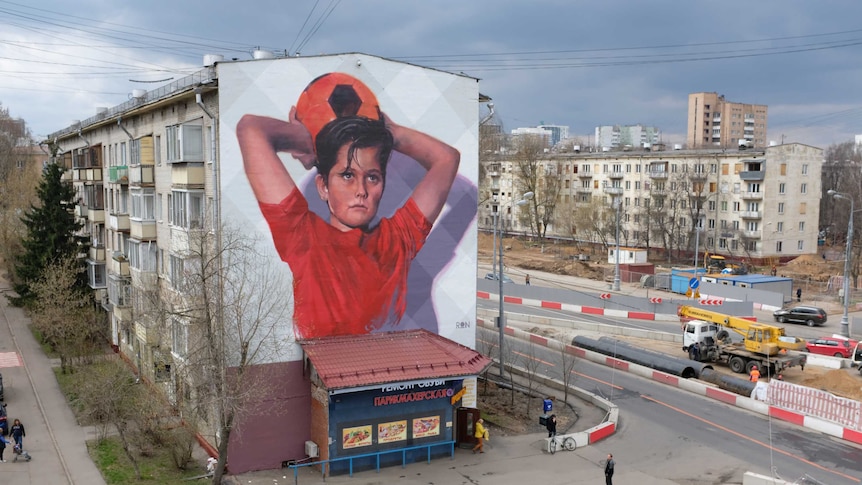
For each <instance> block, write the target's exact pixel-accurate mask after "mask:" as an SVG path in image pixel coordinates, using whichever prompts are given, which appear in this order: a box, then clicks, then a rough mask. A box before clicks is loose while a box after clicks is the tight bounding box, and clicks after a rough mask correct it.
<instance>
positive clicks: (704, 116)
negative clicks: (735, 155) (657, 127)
mask: <svg viewBox="0 0 862 485" xmlns="http://www.w3.org/2000/svg"><path fill="white" fill-rule="evenodd" d="M767 109H768V108H767V106H766V105H762V104H745V103H733V102H730V101H725V99H724V96H723V95H720V94H718V93H692V94H689V95H688V124H687V128H686V131H687V134H686V144H687V145H688V148H737V147H738V146H740V140H746V142H747V144H748V145H750V146H752V147H761V148H762V147H765V146H766V128H767Z"/></svg>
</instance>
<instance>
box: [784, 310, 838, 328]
mask: <svg viewBox="0 0 862 485" xmlns="http://www.w3.org/2000/svg"><path fill="white" fill-rule="evenodd" d="M772 316H773V317H775V321H776V322H780V323H785V322H796V323H804V324H806V325H808V326H809V327H813V326H815V325H823V324H824V323H826V310H824V309H822V308H817V307H816V306H795V307H793V308H782V309H781V310H775V311H774V312H773V313H772Z"/></svg>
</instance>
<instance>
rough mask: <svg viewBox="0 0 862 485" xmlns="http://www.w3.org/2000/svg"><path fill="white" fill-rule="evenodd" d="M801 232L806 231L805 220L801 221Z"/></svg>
mask: <svg viewBox="0 0 862 485" xmlns="http://www.w3.org/2000/svg"><path fill="white" fill-rule="evenodd" d="M799 232H805V221H800V222H799Z"/></svg>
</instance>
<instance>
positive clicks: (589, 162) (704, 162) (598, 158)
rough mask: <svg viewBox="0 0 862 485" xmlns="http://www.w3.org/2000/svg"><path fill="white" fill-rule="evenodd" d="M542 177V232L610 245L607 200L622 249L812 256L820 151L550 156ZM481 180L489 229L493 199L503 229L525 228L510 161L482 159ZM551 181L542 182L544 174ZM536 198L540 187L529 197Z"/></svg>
mask: <svg viewBox="0 0 862 485" xmlns="http://www.w3.org/2000/svg"><path fill="white" fill-rule="evenodd" d="M539 163H540V164H541V165H542V168H543V170H540V172H541V173H545V174H547V176H549V177H553V178H559V179H560V186H559V191H558V195H557V197H558V200H557V204H556V209H555V215H554V217H553V222H552V223H550V224H549V225H548V230H547V236H549V237H560V238H564V239H571V238H575V239H577V240H578V241H580V242H582V243H588V244H597V245H601V244H604V243H606V242H607V241H613V239H614V237H615V236H614V228H613V227H612V224H613V223H612V221H613V217H612V216H611V214H612V213H613V209H612V207H613V206H612V201H613V199H614V198H619V201H620V203H621V206H620V207H621V219H620V225H621V235H620V243H621V244H622V245H624V246H626V247H637V248H651V249H665V250H669V251H671V252H674V253H675V254H681V253H688V254H691V252H693V251H694V250H695V244H696V239H697V237H698V236H699V248H700V252H703V251H708V252H709V253H711V254H721V255H725V256H730V257H734V258H744V259H747V260H749V261H752V262H755V263H757V262H762V261H767V260H770V259H772V258H777V259H780V260H789V259H792V258H794V257H796V256H799V255H801V254H816V252H817V236H818V229H819V222H820V210H819V205H820V197H821V171H822V170H823V150H821V149H819V148H815V147H810V146H807V145H802V144H797V143H793V144H786V145H778V146H773V147H768V148H765V149H746V150H738V149H732V150H720V149H700V150H672V151H652V152H644V151H643V150H640V151H631V152H623V151H611V152H593V153H579V154H573V153H566V154H548V155H547V156H546V157H545V158H544V159H542V160H541V161H540V162H539ZM485 173H486V180H483V181H482V183H483V184H488V186H494V187H496V188H497V190H498V191H499V199H498V200H495V201H491V200H489V201H487V202H485V203H484V204H483V205H482V206H480V207H479V227H480V228H483V229H487V230H490V227H491V226H492V224H493V221H494V218H493V210H494V208H493V204H494V202H496V203H498V204H501V206H502V207H503V208H504V210H503V220H502V222H503V227H504V228H505V230H506V231H513V232H516V233H517V232H522V233H523V232H527V231H530V224H529V220H528V218H527V217H526V214H525V212H524V211H525V209H524V208H522V207H518V206H517V205H516V204H515V203H514V201H516V200H518V199H519V198H520V197H521V196H522V193H521V190H520V189H519V187H520V185H521V184H519V181H518V177H519V171H518V168H517V165H516V163H515V162H514V161H510V160H507V159H506V158H505V157H501V158H499V159H497V160H495V161H493V162H490V165H489V169H488V170H486V172H485ZM549 180H550V179H549ZM536 197H537V198H538V199H539V200H543V197H544V195H543V194H542V193H538V194H536Z"/></svg>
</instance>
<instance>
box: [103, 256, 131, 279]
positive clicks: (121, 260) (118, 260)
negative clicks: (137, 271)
mask: <svg viewBox="0 0 862 485" xmlns="http://www.w3.org/2000/svg"><path fill="white" fill-rule="evenodd" d="M108 272H109V273H110V274H112V275H118V276H124V277H128V276H130V272H129V260H128V259H126V256H125V255H124V254H123V253H119V254H116V253H115V254H114V257H112V258H111V261H109V266H108Z"/></svg>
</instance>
